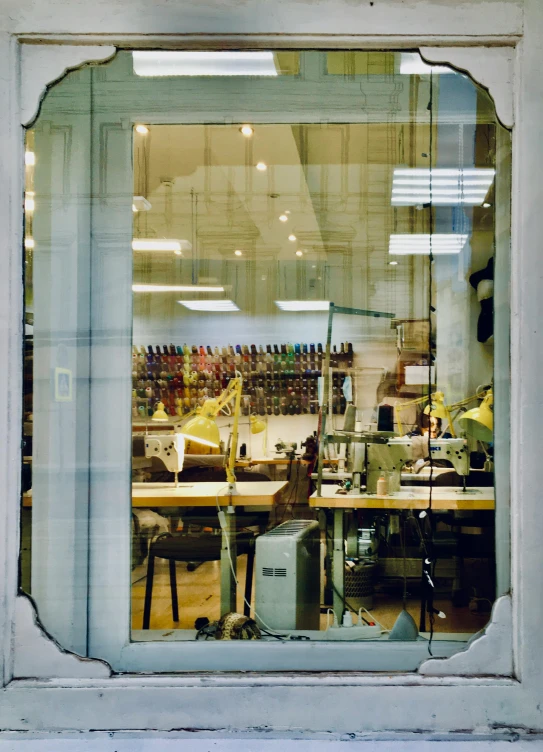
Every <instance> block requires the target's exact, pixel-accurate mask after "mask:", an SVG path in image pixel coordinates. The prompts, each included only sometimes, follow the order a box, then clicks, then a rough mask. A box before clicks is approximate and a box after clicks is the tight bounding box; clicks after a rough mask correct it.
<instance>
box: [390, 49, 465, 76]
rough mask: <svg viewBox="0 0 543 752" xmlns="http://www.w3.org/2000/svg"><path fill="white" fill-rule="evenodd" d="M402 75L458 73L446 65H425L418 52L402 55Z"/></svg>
mask: <svg viewBox="0 0 543 752" xmlns="http://www.w3.org/2000/svg"><path fill="white" fill-rule="evenodd" d="M400 73H405V74H407V75H410V74H421V73H427V74H429V73H440V74H443V73H456V71H454V70H453V69H452V68H449V67H448V66H446V65H428V63H425V62H424V60H423V59H422V58H421V56H420V55H419V54H418V52H402V53H400Z"/></svg>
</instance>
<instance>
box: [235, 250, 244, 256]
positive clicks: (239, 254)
mask: <svg viewBox="0 0 543 752" xmlns="http://www.w3.org/2000/svg"><path fill="white" fill-rule="evenodd" d="M234 256H243V251H234Z"/></svg>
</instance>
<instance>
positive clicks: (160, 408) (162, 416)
mask: <svg viewBox="0 0 543 752" xmlns="http://www.w3.org/2000/svg"><path fill="white" fill-rule="evenodd" d="M151 420H153V421H155V423H167V422H168V421H169V420H170V419H169V418H168V415H167V414H166V410H165V409H164V403H163V402H157V405H156V407H155V412H154V413H153V415H152V416H151Z"/></svg>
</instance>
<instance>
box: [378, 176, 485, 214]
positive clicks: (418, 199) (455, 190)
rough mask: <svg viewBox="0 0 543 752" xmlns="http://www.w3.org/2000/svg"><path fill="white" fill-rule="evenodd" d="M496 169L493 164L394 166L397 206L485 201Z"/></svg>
mask: <svg viewBox="0 0 543 752" xmlns="http://www.w3.org/2000/svg"><path fill="white" fill-rule="evenodd" d="M495 174H496V172H495V170H493V169H490V168H488V169H487V168H477V167H473V168H472V167H466V168H458V169H455V168H442V167H434V168H432V169H430V168H411V169H409V168H400V167H397V168H395V170H394V175H393V179H392V199H391V202H392V204H393V205H394V206H416V205H417V204H426V203H430V202H432V203H434V204H442V205H449V206H454V205H456V204H472V205H474V206H475V205H478V204H482V203H483V201H484V200H485V198H486V194H487V193H488V190H489V188H490V186H491V185H492V182H493V181H494V176H495Z"/></svg>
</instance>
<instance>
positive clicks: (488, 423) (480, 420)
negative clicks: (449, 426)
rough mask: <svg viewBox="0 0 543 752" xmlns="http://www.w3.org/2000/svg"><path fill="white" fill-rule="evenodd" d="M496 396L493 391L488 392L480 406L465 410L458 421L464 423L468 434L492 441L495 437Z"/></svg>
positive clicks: (480, 439)
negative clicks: (494, 407) (494, 406)
mask: <svg viewBox="0 0 543 752" xmlns="http://www.w3.org/2000/svg"><path fill="white" fill-rule="evenodd" d="M493 405H494V397H493V395H492V391H491V390H489V391H488V392H487V393H486V396H485V398H484V400H483V401H482V402H481V404H480V405H479V406H478V407H474V408H473V409H472V410H468V411H467V412H465V413H464V414H463V415H462V416H460V418H458V422H459V423H462V424H463V426H464V428H465V429H466V433H467V434H468V436H473V438H475V439H477V440H478V441H485V442H487V443H488V442H490V441H492V438H493V429H494V409H493Z"/></svg>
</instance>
